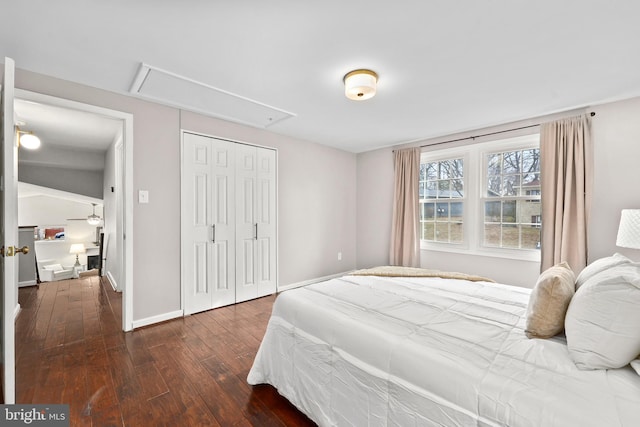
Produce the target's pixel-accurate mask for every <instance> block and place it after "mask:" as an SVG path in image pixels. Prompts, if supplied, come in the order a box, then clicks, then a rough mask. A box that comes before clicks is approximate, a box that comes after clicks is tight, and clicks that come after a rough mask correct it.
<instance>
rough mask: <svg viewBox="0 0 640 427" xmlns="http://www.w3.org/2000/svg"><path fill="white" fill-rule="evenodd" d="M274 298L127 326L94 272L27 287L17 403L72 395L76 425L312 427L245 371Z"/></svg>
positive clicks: (19, 330)
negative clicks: (124, 327) (132, 327)
mask: <svg viewBox="0 0 640 427" xmlns="http://www.w3.org/2000/svg"><path fill="white" fill-rule="evenodd" d="M274 300H275V297H274V296H270V297H265V298H260V299H258V300H253V301H249V302H245V303H242V304H237V305H234V306H229V307H223V308H219V309H215V310H210V311H207V312H204V313H199V314H196V315H193V316H189V317H185V318H181V319H175V320H172V321H168V322H165V323H162V324H159V325H154V326H149V327H146V328H141V329H137V330H135V331H133V332H128V333H126V334H125V333H123V332H122V328H121V309H122V306H121V304H122V302H121V295H120V294H118V293H116V292H113V290H112V289H111V287H110V285H109V284H108V283H107V282H106V280H104V279H100V278H99V277H97V276H90V277H84V278H80V279H75V280H65V281H60V282H48V283H42V284H41V285H40V286H39V287H35V286H34V287H28V288H20V290H19V302H20V305H21V307H22V311H21V313H20V315H19V316H18V319H17V321H16V378H17V387H16V388H17V393H16V401H17V403H67V404H69V405H70V418H71V425H72V426H145V427H147V426H222V427H227V426H274V427H275V426H280V427H281V426H314V425H315V424H314V423H313V422H311V421H310V420H309V419H308V418H307V417H306V416H305V415H304V414H302V413H301V412H300V411H298V410H297V409H296V408H295V407H293V406H292V405H291V404H290V403H289V402H288V401H287V400H286V399H284V398H283V397H281V396H280V395H279V394H278V393H277V391H275V389H274V388H273V387H271V386H268V385H261V386H256V387H252V386H250V385H248V384H247V382H246V377H247V374H248V372H249V369H250V367H251V364H252V363H253V359H254V357H255V354H256V351H257V349H258V346H259V344H260V341H261V340H262V336H263V335H264V332H265V329H266V325H267V321H268V319H269V316H270V314H271V307H272V305H273V301H274Z"/></svg>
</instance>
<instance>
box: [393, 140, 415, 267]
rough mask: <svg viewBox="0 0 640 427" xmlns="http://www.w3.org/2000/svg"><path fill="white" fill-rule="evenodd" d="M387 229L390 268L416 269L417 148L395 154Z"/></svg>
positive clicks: (398, 151) (397, 151)
mask: <svg viewBox="0 0 640 427" xmlns="http://www.w3.org/2000/svg"><path fill="white" fill-rule="evenodd" d="M393 157H394V182H395V185H394V195H393V216H392V225H391V248H390V256H389V258H390V262H391V265H400V266H405V267H419V266H420V237H419V232H420V211H419V209H420V206H419V199H418V197H419V194H418V181H419V179H420V148H419V147H416V148H408V149H404V150H396V151H395V152H394V153H393Z"/></svg>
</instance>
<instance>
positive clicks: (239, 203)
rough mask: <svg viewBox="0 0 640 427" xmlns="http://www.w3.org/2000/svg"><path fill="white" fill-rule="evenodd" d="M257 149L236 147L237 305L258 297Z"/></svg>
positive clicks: (243, 146) (238, 145) (242, 145)
mask: <svg viewBox="0 0 640 427" xmlns="http://www.w3.org/2000/svg"><path fill="white" fill-rule="evenodd" d="M256 173H257V149H256V147H253V146H250V145H244V144H237V145H236V302H241V301H246V300H249V299H252V298H256V297H257V296H258V284H257V280H256V279H257V275H256V268H255V267H256V254H257V252H256V251H257V244H256V243H257V238H258V235H257V233H258V227H259V226H258V225H257V223H256V221H255V218H256V215H255V206H256V184H257V182H256Z"/></svg>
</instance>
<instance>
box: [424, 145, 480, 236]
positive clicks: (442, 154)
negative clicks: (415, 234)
mask: <svg viewBox="0 0 640 427" xmlns="http://www.w3.org/2000/svg"><path fill="white" fill-rule="evenodd" d="M453 153H457V154H453V155H449V150H441V151H439V152H438V155H437V156H433V157H429V163H432V162H441V161H444V160H455V159H462V164H463V171H464V173H463V176H462V188H463V191H464V194H463V197H459V198H455V199H433V200H436V203H438V200H441V202H442V203H446V202H449V203H452V202H456V203H462V236H463V241H462V243H455V242H431V241H427V240H422V239H421V240H420V241H421V242H425V243H428V244H433V245H436V246H441V245H447V246H455V247H457V248H465V249H467V248H468V247H467V245H466V243H465V242H466V239H465V236H466V234H467V220H468V219H469V215H468V214H467V186H468V183H469V181H468V180H467V176H466V172H467V166H466V165H467V162H468V161H469V158H468V155H467V153H466V152H464V151H460V150H457V151H454V152H453ZM425 158H426V157H425V153H424V152H423V153H421V155H420V164H422V163H425V161H424V159H425ZM420 227H422V223H420ZM420 236H422V230H420Z"/></svg>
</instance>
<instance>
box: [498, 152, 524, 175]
mask: <svg viewBox="0 0 640 427" xmlns="http://www.w3.org/2000/svg"><path fill="white" fill-rule="evenodd" d="M502 155H503V161H502V165H503V171H502V173H520V172H522V169H521V165H520V160H521V158H522V152H521V151H510V152H507V153H502Z"/></svg>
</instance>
